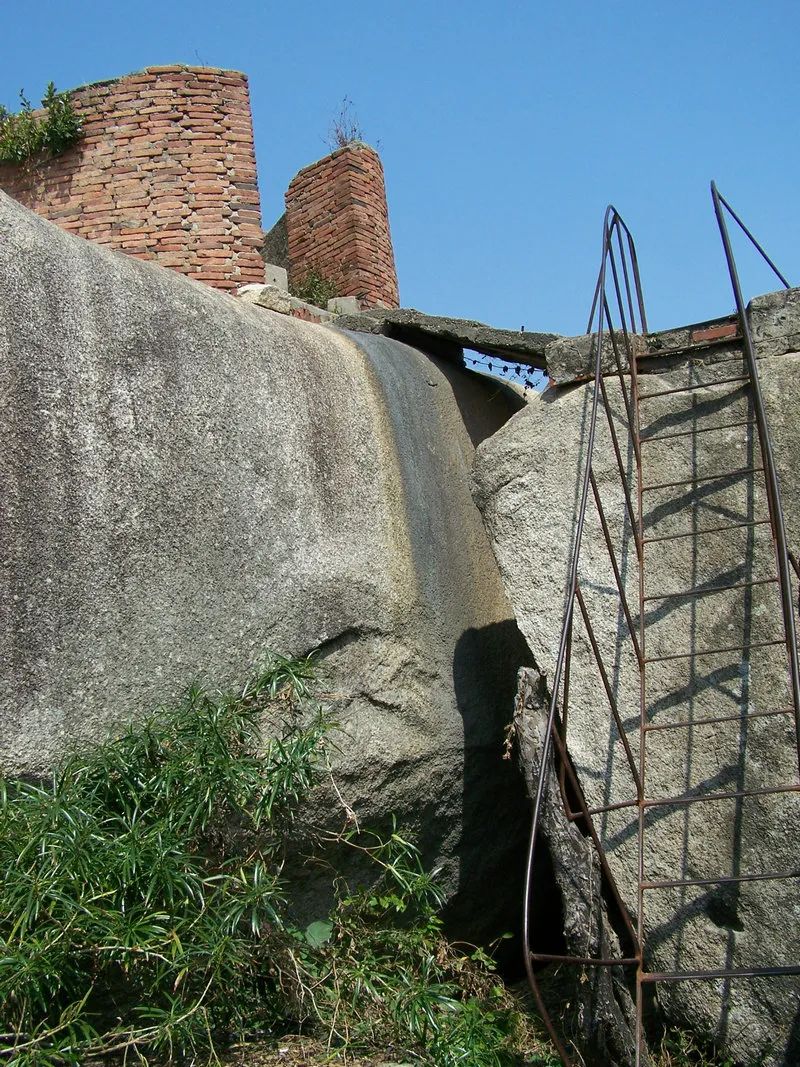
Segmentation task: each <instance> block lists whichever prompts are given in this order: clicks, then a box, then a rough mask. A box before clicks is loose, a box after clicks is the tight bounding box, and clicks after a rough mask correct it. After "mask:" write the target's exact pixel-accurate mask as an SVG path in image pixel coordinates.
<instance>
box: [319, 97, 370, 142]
mask: <svg viewBox="0 0 800 1067" xmlns="http://www.w3.org/2000/svg"><path fill="white" fill-rule="evenodd" d="M363 141H364V131H363V130H362V129H361V123H360V122H359V121H358V116H357V115H356V114H355V112H354V111H353V101H352V100H351V99H350V97H349V96H345V97H343V99H342V102H341V104H340V105H339V111H338V112H337V114H336V116H335V117H334V119H333V121H332V122H331V125H330V129H329V130H328V136H327V139H326V141H325V143H326V144H327V145H328V147H329V148H330V149H331V150H332V151H334V152H335V151H336V149H337V148H345V147H346V146H347V145H349V144H354V143H363Z"/></svg>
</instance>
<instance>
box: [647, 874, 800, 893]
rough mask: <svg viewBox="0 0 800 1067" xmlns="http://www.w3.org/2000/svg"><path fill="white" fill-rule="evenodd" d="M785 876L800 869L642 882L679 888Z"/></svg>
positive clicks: (789, 876)
mask: <svg viewBox="0 0 800 1067" xmlns="http://www.w3.org/2000/svg"><path fill="white" fill-rule="evenodd" d="M784 878H800V870H796V871H777V872H775V873H771V874H726V875H723V876H722V877H720V878H678V879H676V880H675V881H674V882H642V883H641V888H642V889H679V888H681V887H682V886H692V885H729V884H731V883H733V884H737V885H738V884H739V883H740V882H775V881H781V880H782V879H784Z"/></svg>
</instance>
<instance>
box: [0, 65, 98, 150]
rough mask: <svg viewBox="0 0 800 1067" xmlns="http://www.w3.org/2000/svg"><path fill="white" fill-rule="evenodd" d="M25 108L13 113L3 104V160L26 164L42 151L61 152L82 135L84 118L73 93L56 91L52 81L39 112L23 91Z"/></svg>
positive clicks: (0, 115) (0, 133)
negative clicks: (74, 100)
mask: <svg viewBox="0 0 800 1067" xmlns="http://www.w3.org/2000/svg"><path fill="white" fill-rule="evenodd" d="M19 97H20V103H21V104H22V107H21V110H20V111H18V112H16V113H15V114H12V113H11V112H9V111H7V110H6V109H5V108H4V107H2V106H0V163H14V164H20V163H26V162H27V161H29V160H31V159H33V158H34V157H35V156H38V155H40V154H48V155H51V156H57V155H60V154H61V153H62V152H64V151H65V150H66V149H67V148H69V146H70V145H72V144H74V143H75V141H77V140H78V138H79V137H80V135H81V120H80V117H79V115H78V113H77V112H76V110H75V108H74V107H73V105H72V102H71V100H70V95H69V93H59V92H56V87H55V85H54V84H53V83H52V82H50V84H49V85H48V86H47V90H46V92H45V94H44V96H43V97H42V108H43V109H44V114H38V115H37V113H36V112H35V111H34V110H33V106H32V104H31V102H30V100H28V99H27V98H26V96H25V94H24V92H22V91H20V94H19Z"/></svg>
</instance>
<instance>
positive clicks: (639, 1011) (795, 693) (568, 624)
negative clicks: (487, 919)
mask: <svg viewBox="0 0 800 1067" xmlns="http://www.w3.org/2000/svg"><path fill="white" fill-rule="evenodd" d="M712 197H713V202H714V210H715V213H716V216H717V220H718V223H719V227H720V233H721V236H722V241H723V247H724V250H725V255H726V260H727V264H728V270H729V273H730V277H731V283H732V285H733V290H734V296H735V300H736V307H737V311H738V316H739V328H740V333H741V337H740V338H737V339H736V343H737V345H738V344H739V343H740V344H741V346H742V350H743V352H742V354H743V359H744V369H745V374H744V376H743V377H741V378H727V377H722V378H717V379H716V380H714V381H710V382H706V383H699V384H693V385H688V386H683V387H680V388H675V389H666V390H656V391H648V392H646V393H644V392H640V389H639V372H638V369H637V356H638V355H639V354H642V355H645V354H646V352H644V348H643V345H642V342H639V343H638V345H637V342H636V337H637V334H645V333H647V321H646V315H645V310H644V300H643V296H642V287H641V280H640V276H639V269H638V264H637V259H636V250H635V246H634V242H633V238H632V237H631V234H630V231H629V230H628V228H627V226H626V225H625V223H624V222H623V220H622V218H621V217H620V215H619V214H618V212H617V211H616V210H615V209H614V208H613V207H609V208H608V209H607V211H606V215H605V218H604V223H603V246H602V259H601V266H600V272H599V276H598V281H597V286H596V289H595V294H594V299H593V302H592V311H591V314H590V318H589V326H588V330H587V333H589V335H590V336H593V338H594V350H593V357H594V391H593V395H592V400H591V406H590V411H589V423H588V436H587V443H586V448H585V460H584V462H585V468H584V471H583V476H582V479H581V480H580V494H579V504H578V509H577V515H576V521H575V534H574V541H573V546H572V555H571V559H570V565H569V573H568V581H567V589H566V603H565V611H564V619H563V626H562V630H561V636H560V641H559V647H558V654H557V659H556V664H555V671H554V675H553V679H552V683H551V699H550V704H549V708H548V713H547V720H546V726H545V729H544V735H543V739H542V744H541V752H540V764H539V768H538V776H537V779H536V788H535V793H534V800H533V819H532V825H531V834H530V841H529V847H528V857H527V870H526V878H525V889H524V909H523V938H524V945H525V966H526V970H527V974H528V979H529V983H530V986H531V989H532V991H533V994H534V998H535V1001H536V1004H537V1007H538V1009H539V1012H540V1013H541V1015H542V1017H543V1019H544V1021H545V1023H546V1025H547V1027H548V1030H549V1032H550V1035H551V1037H552V1039H553V1042H554V1044H555V1046H556V1049H557V1051H558V1053H559V1055H560V1056H561V1059H562V1062H563V1063H564V1064H565V1065H566V1067H570V1065H571V1064H572V1063H573V1060H572V1059H571V1058H570V1055H569V1054H568V1053H567V1051H566V1048H565V1046H564V1043H563V1042H562V1040H561V1037H560V1035H559V1033H558V1031H557V1028H556V1027H555V1025H554V1023H553V1020H552V1019H551V1017H550V1015H549V1013H548V1011H547V1009H546V1006H545V1004H544V1001H543V998H542V994H541V989H540V986H539V982H538V979H537V973H536V971H537V967H538V966H541V965H544V964H546V963H562V964H567V965H575V966H578V967H581V968H585V967H600V968H612V967H621V968H630V969H631V970H633V969H634V968H635V1013H636V1014H635V1017H636V1023H635V1047H636V1064H637V1065H638V1064H640V1062H641V1059H642V1056H643V1052H644V1048H645V1035H644V988H645V987H647V986H650V987H652V986H653V985H654V984H656V983H672V982H679V981H685V980H693V979H694V980H713V979H731V978H751V977H769V976H779V975H797V974H800V965H790V966H777V965H770V964H767V965H764V966H758V967H752V966H748V967H743V968H742V967H739V968H735V967H733V966H726V967H721V968H720V967H717V968H713V969H711V968H709V969H707V970H698V969H696V968H693V969H692V970H691V971H688V970H684V971H681V970H673V971H661V970H653V969H651V966H650V964H651V961H650V960H648V959H647V958H646V955H645V899H644V894H645V893H646V892H648V891H650V890H654V889H664V888H674V887H688V886H701V885H709V886H711V885H718V884H719V885H721V884H730V885H739V884H740V883H746V882H752V881H756V882H757V881H762V880H764V879H770V880H774V879H788V878H797V877H798V871H797V870H782V871H778V872H769V873H764V872H758V873H753V872H750V873H747V872H742V871H740V870H739V867H738V866H737V867H736V872H735V874H733V875H720V876H719V877H713V878H686V877H680V878H675V879H673V880H662V881H648V880H647V879H646V878H645V831H646V825H647V824H646V815H647V814H648V813H649V812H652V809H654V808H665V809H667V810H676V809H683V810H688V807H689V805H693V804H695V803H699V802H702V801H706V800H723V799H732V800H734V802H735V803H736V804H739V803H741V801H742V800H743V799H744V798H748V797H762V796H767V795H773V794H781V793H789V792H796V791H798V790H800V784H798V783H797V782H795V783H792V784H786V785H783V784H782V785H780V786H776V787H772V786H770V787H766V788H752V787H750V788H744V783H742V787H741V788H738V789H731V790H728V791H724V792H723V791H718V790H713V789H703V788H700V789H699V790H695V789H692V790H690V791H689V792H686V793H682V794H679V795H676V796H669V797H658V798H648V797H647V795H646V785H645V783H646V781H647V766H646V751H645V750H646V739H647V737H648V734H650V732H651V731H663V730H675V729H681V728H684V727H685V726H687V725H689V726H691V725H692V723H688V724H687V723H667V724H653V723H650V722H649V721H648V709H647V706H646V686H645V671H646V666H647V664H649V663H663V662H664V661H667V660H686V659H688V660H689V662H692V661H693V659H694V657H699V656H716V655H719V654H722V653H725V654H730V653H734V654H739V655H740V656H742V657H749V656H750V651H751V649H762V648H766V647H767V646H773V645H778V644H782V643H784V644H785V646H786V652H787V659H788V666H789V683H790V685H789V691H790V696H791V701H792V706H791V707H789V708H784V709H781V710H780V711H775V710H770V711H756V712H753V713H752V714H751V715H750V716H749V717H753V718H756V717H762V718H763V717H766V716H774V715H778V714H784V713H792V712H793V713H794V721H795V740H796V747H797V759H798V771H799V772H800V671H798V654H797V641H796V629H795V618H794V610H795V608H794V604H793V594H792V585H791V576H790V570H789V568H790V566H794V567H795V569H797V566H796V561H795V558H794V557H793V556H792V554H791V553H790V552H789V551H788V547H787V541H786V532H785V526H784V518H783V511H782V507H781V500H780V489H779V485H778V476H777V471H776V467H775V460H774V451H773V447H772V442H771V439H770V434H769V427H768V424H767V415H766V410H765V407H764V401H763V396H762V392H761V386H760V379H759V374H758V367H757V363H756V357H755V350H754V345H753V339H752V335H751V331H750V325H749V322H748V319H747V312H746V306H745V303H744V299H743V296H742V290H741V285H740V283H739V278H738V272H737V269H736V264H735V260H734V258H733V252H732V250H731V244H730V239H729V235H728V230H727V225H726V221H725V214H724V213H725V212H727V213H728V214H729V215H730V217H731V218H733V219H734V221H735V222H736V223H737V224H738V225H739V226H740V227H741V229H742V230H743V232H744V233H745V234H746V236H747V237H748V238H749V240H750V241H751V242H752V243H753V245H754V246H755V248H756V249H757V250H758V252H759V253H760V254H761V255H762V256H763V258H764V259H765V261H766V262H767V263H768V264H769V266H770V267H771V268H772V269H773V270H774V271H775V273H776V275H777V277H778V278H779V279H780V281H781V283H782V284H783V285H784V286H786V287H788V282H787V281H786V279H785V277H784V276H783V275H782V274H781V273H780V271H778V269H777V268H776V267H775V265H774V264H773V263H772V261H771V260H770V259H769V257H768V256H767V255H766V253H765V252H764V250H763V249H762V248H761V246H760V245H759V244H758V242H757V241H756V240H755V238H754V237H753V235H752V234H751V233H750V231H749V230H748V229H747V227H746V226H745V225H744V223H743V222H742V221H741V219H740V218H739V217H738V215H736V214H735V212H734V211H733V209H732V208H731V207H730V205H729V204H728V203H727V201H726V200H725V199H724V198H723V197H722V196H721V195H720V194H719V192H718V191H717V189H716V186H715V185H714V184H713V183H712ZM690 358H691V357H690ZM607 376H608V377H609V379H610V380H613V378H616V379H617V381H618V383H619V399H620V402H621V413H620V414H621V416H622V417H621V421H622V422H623V423H624V425H625V427H626V430H627V439H625V440H623V442H622V445H621V443H620V434H619V433H618V431H617V429H616V426H615V419H614V417H613V414H612V407H611V404H610V402H609V390H608V387H607V385H606V377H607ZM729 382H735V383H745V384H744V386H743V388H745V389H748V388H749V389H750V391H751V397H752V404H753V409H754V412H755V420H754V422H752V423H751V422H750V421H749V420H745V421H744V422H735V423H729V424H724V425H723V426H721V427H720V426H716V427H715V426H711V427H707V428H700V429H695V430H693V431H690V432H691V433H693V434H694V435H699V434H702V433H706V432H708V431H709V430H711V429H722V428H728V427H729V426H746V427H749V426H750V425H753V426H755V430H756V434H757V438H758V442H759V447H760V451H761V455H762V464H761V466H760V467H759V466H757V465H756V464H753V466H752V467H748V468H747V469H746V470H744V471H737V472H733V473H735V474H737V475H743V476H748V477H749V478H753V477H755V476H756V475H757V474H758V473H760V472H762V471H763V474H764V479H765V483H766V497H767V504H768V512H769V520H766V519H765V520H761V519H759V520H756V521H747V522H736V523H731V524H729V525H725V526H718V527H712V528H710V529H708V528H702V529H697V530H695V529H693V530H691V531H690V532H688V533H687V532H679V533H677V534H671V535H669V536H666V537H646V536H645V530H644V523H643V517H642V515H643V509H642V495H643V493H645V492H648V491H650V490H653V489H665V488H670V487H671V486H677V485H680V484H682V483H679V482H664V483H661V482H659V483H657V484H653V485H645V484H643V469H642V445H643V444H645V443H647V442H648V441H649V440H657V439H664V438H666V437H672V436H676V437H682V436H685V434H666V435H661V436H660V437H656V436H653V435H649V436H646V437H642V436H641V433H640V411H639V405H640V401H642V400H646V399H649V398H651V397H655V396H664V395H667V394H677V393H686V392H688V393H689V394H690V395H693V394H692V393H691V390H693V389H698V388H704V387H706V386H717V385H726V384H728V383H729ZM601 408H602V410H603V412H604V414H605V417H606V420H607V424H608V433H609V438H610V442H611V449H612V451H613V453H614V460H615V464H616V468H617V470H618V473H619V477H620V482H621V485H622V488H623V493H624V512H625V516H626V524H627V525H628V526H629V537H630V539H631V540H632V542H633V546H634V549H635V563H636V567H637V572H636V574H635V575H634V577H635V578H636V579H638V604H637V608H638V618H634V614H633V612H632V611H631V608H630V605H629V602H628V597H627V595H626V585H625V581H624V579H623V574H622V571H621V568H620V564H619V560H618V559H617V556H616V552H615V548H614V542H613V539H612V536H611V532H610V525H609V522H608V518H607V515H606V512H605V510H604V507H603V502H602V499H601V496H600V492H599V488H598V483H597V479H596V476H595V470H594V464H595V460H596V458H597V457H596V449H597V442H598V435H597V429H598V420H599V416H600V409H601ZM623 446H624V450H625V452H626V454H627V458H628V460H629V462H630V463H632V465H633V466H634V467H635V480H636V489H635V496H636V504H635V506H634V500H633V494H632V492H631V488H630V484H629V474H628V471H627V469H626V462H625V457H623ZM613 466H614V465H613V464H612V470H613ZM726 476H730V472H726V473H725V474H717V475H710V476H708V477H701V478H695V479H694V480H695V481H698V482H703V481H708V480H709V479H710V478H724V477H726ZM590 505H593V509H594V511H595V512H596V515H597V519H598V520H599V526H600V530H601V531H602V538H603V543H604V545H605V549H606V551H607V554H608V560H609V563H610V566H611V570H612V571H613V575H614V584H615V586H616V595H617V596H618V600H619V608H620V612H619V625H620V628H621V630H620V633H621V636H620V640H624V641H625V642H627V643H629V645H630V648H631V649H632V651H633V655H634V658H635V662H636V665H637V667H638V675H639V708H638V715H637V718H638V752H635V751H634V747H635V744H636V743H635V742H634V746H632V745H631V742H630V740H629V738H628V736H627V735H626V730H625V723H624V721H623V716H622V715H621V713H620V708H619V706H618V703H617V694H616V691H615V687H614V684H613V683H612V679H611V678H610V674H609V671H608V669H607V667H606V665H605V663H604V661H603V653H602V648H601V643H600V642H599V641H598V639H597V637H596V634H595V630H594V627H593V625H592V620H591V617H590V613H589V610H588V607H587V604H586V600H585V598H584V596H583V593H582V590H581V567H580V565H581V548H582V544H583V540H584V532H585V526H586V522H587V517H588V515H589V512H590ZM767 521H768V522H769V525H770V527H771V531H772V535H773V544H774V547H775V563H776V570H777V578H773V579H770V580H769V581H765V580H760V579H759V580H755V581H748V582H733V581H728V582H724V583H722V584H720V585H716V584H715V585H707V586H704V587H702V588H699V589H690V590H687V591H685V592H682V593H678V594H672V593H670V594H658V595H656V596H654V597H653V596H650V597H646V596H645V569H644V555H645V547H646V545H647V544H649V543H650V542H652V541H660V542H664V541H669V540H673V539H678V538H684V537H687V536H690V537H698V536H702V535H706V534H709V533H719V532H722V533H724V532H725V531H727V530H736V529H740V528H745V527H753V526H757V525H760V524H762V523H763V524H766V523H767ZM771 583H776V584H777V586H778V590H779V596H780V605H781V615H782V623H783V639H779V640H776V641H760V642H759V641H755V642H753V641H751V642H749V643H745V645H744V647H739V646H736V647H731V648H729V647H721V648H706V647H702V648H700V649H698V650H694V651H691V652H682V653H678V654H671V655H661V656H652V657H648V656H647V654H646V648H645V603H646V602H647V601H650V600H664V599H665V597H674V596H680V597H695V596H698V595H706V594H708V593H711V592H718V591H720V590H730V589H745V587H747V593H748V594H749V593H750V591H751V587H754V586H761V585H769V584H771ZM576 606H577V611H578V613H579V615H580V618H581V619H582V622H583V626H584V628H585V631H586V636H587V638H588V649H589V653H590V656H591V659H592V660H593V662H594V664H595V665H596V667H597V670H598V671H599V674H600V679H601V681H602V685H603V690H604V691H605V696H606V699H607V701H608V705H609V709H610V716H611V720H612V725H611V729H612V731H614V732H615V733H616V737H617V738H618V740H619V742H620V744H621V746H622V749H623V751H624V760H625V763H626V764H627V766H628V769H629V771H630V775H631V779H632V782H633V785H634V788H635V799H633V798H631V799H629V800H624V801H619V802H615V803H606V804H603V805H601V806H597V807H590V806H589V804H588V803H587V800H586V797H585V795H584V791H583V789H582V787H581V782H580V779H579V776H578V772H577V771H576V769H575V767H574V766H573V764H572V762H571V760H570V758H569V753H568V748H567V726H568V722H569V705H570V673H571V670H572V667H573V662H572V661H573V654H572V646H573V627H574V622H575V615H576ZM623 620H624V621H623ZM739 718H740V716H739V715H728V716H717V717H716V718H705V719H699V720H696V722H695V725H703V724H711V723H718V722H726V721H736V720H737V719H739ZM655 736H664V735H663V734H656V735H655ZM551 774H555V778H554V779H552V780H551V779H549V776H550V775H551ZM798 781H800V774H799V775H798ZM548 783H550V784H548ZM554 783H555V784H554ZM554 788H555V789H556V794H555V795H558V794H559V793H560V801H561V804H562V806H563V809H564V813H565V816H566V818H567V819H568V820H569V821H570V822H572V823H575V824H576V825H578V826H579V827H580V829H581V830H582V831H583V833H584V834H585V835H586V838H587V839H588V840H590V841H591V844H592V846H593V848H594V851H595V853H596V855H597V858H598V861H599V867H600V871H601V874H602V878H603V888H604V893H605V899H606V901H607V903H608V905H609V907H610V906H612V905H613V907H614V911H615V913H616V915H617V917H618V918H619V920H620V921H619V922H618V923H617V928H616V933H617V935H618V942H619V946H620V954H619V956H617V957H615V958H610V957H608V956H606V957H603V958H600V957H599V958H592V957H588V956H586V955H574V954H573V955H569V954H566V953H565V954H554V953H540V952H536V951H534V950H533V947H532V946H533V938H534V933H535V930H534V918H535V915H536V902H535V900H534V866H535V862H536V857H537V846H538V845H539V844H540V841H539V839H540V836H541V827H542V815H543V811H544V806H545V804H546V803H548V795H549V793H552V790H553V789H554ZM626 808H627V809H634V808H635V809H637V812H636V816H637V818H636V826H637V831H636V837H637V863H638V870H637V871H636V872H635V877H633V876H632V877H631V878H630V881H631V882H632V883H635V884H636V885H637V893H636V920H635V924H634V922H633V921H632V920H631V917H630V914H629V911H628V908H627V907H626V904H625V902H624V900H623V899H622V895H621V893H620V892H619V889H618V888H617V884H616V882H615V878H614V875H613V872H612V870H611V867H610V865H609V862H608V858H607V856H606V854H605V850H604V847H603V842H602V838H601V834H600V833H599V832H598V829H597V827H596V825H595V821H594V820H595V817H597V816H599V815H603V816H605V815H606V814H607V813H609V812H611V811H618V810H621V809H626ZM715 873H716V872H715ZM600 943H601V945H602V939H601V942H600ZM725 962H726V963H728V964H730V963H731V962H732V961H731V960H726V961H725Z"/></svg>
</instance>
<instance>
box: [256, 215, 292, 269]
mask: <svg viewBox="0 0 800 1067" xmlns="http://www.w3.org/2000/svg"><path fill="white" fill-rule="evenodd" d="M261 256H262V258H263V259H264V262H265V263H274V264H275V265H276V266H278V267H283V268H284V270H286V271H288V269H289V237H288V234H287V232H286V215H285V214H283V215H281V217H280V218H279V219H278V221H277V222H276V223H275V225H274V226H273V227H272V229H271V230H270V231H269V233H266V234H265V235H264V244H263V245H262V247H261Z"/></svg>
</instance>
